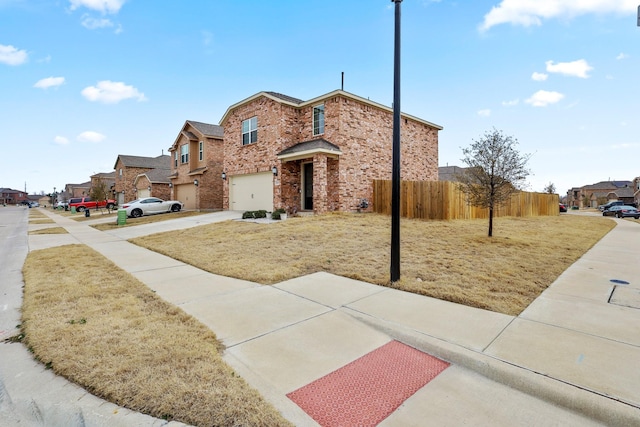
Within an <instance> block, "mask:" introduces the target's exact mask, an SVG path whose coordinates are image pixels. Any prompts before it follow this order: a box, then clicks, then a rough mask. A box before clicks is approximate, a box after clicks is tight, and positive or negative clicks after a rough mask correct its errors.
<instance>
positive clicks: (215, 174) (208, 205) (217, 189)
mask: <svg viewBox="0 0 640 427" xmlns="http://www.w3.org/2000/svg"><path fill="white" fill-rule="evenodd" d="M189 132H190V133H191V134H193V135H195V136H196V137H197V139H196V140H190V139H189V138H188V137H187V136H186V135H185V133H189ZM200 141H202V142H203V143H204V147H203V159H202V160H199V144H200ZM185 144H188V145H189V161H188V162H187V163H182V162H181V157H180V147H182V146H183V145H185ZM169 153H170V154H171V174H172V175H171V176H172V178H171V183H172V184H173V187H172V188H171V195H170V198H171V199H175V198H176V194H175V193H176V191H175V187H176V186H177V185H180V184H187V183H189V184H193V182H194V180H198V187H197V188H196V210H212V211H213V210H221V209H222V201H223V181H222V178H221V175H222V165H223V158H224V146H223V142H222V138H213V137H207V136H205V135H203V134H202V133H201V132H200V131H198V129H196V128H195V127H194V126H192V125H191V124H189V123H188V122H187V123H185V125H184V127H183V128H182V131H181V132H180V135H179V136H178V138H177V139H176V141H175V142H174V144H173V145H172V146H171V148H170V149H169ZM175 153H178V162H177V166H176V162H175ZM182 202H184V201H182Z"/></svg>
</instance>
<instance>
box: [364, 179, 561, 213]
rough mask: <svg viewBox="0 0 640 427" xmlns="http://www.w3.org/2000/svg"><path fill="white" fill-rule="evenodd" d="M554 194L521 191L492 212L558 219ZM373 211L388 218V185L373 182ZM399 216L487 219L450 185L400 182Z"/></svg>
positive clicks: (443, 182) (389, 202)
mask: <svg viewBox="0 0 640 427" xmlns="http://www.w3.org/2000/svg"><path fill="white" fill-rule="evenodd" d="M558 202H559V197H558V195H557V194H547V193H528V192H525V191H520V192H518V193H516V194H514V195H513V196H512V197H511V200H510V201H509V202H507V203H505V204H504V205H502V206H498V207H497V208H496V209H495V210H494V211H493V215H494V217H501V216H519V217H527V216H553V215H559V208H558ZM373 211H374V212H377V213H381V214H386V215H391V181H387V180H374V181H373ZM400 216H402V217H404V218H420V219H477V218H489V209H487V208H478V207H475V206H470V205H469V204H468V203H467V200H466V197H465V194H464V193H463V192H462V191H460V190H458V188H457V186H456V184H455V183H454V182H451V181H402V183H401V186H400Z"/></svg>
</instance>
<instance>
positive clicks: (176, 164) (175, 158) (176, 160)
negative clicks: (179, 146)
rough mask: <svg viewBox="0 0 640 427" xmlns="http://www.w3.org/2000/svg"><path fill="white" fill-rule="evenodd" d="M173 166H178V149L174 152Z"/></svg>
mask: <svg viewBox="0 0 640 427" xmlns="http://www.w3.org/2000/svg"><path fill="white" fill-rule="evenodd" d="M173 167H175V168H177V167H178V150H176V151H174V152H173Z"/></svg>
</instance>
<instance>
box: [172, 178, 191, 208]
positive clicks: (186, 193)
mask: <svg viewBox="0 0 640 427" xmlns="http://www.w3.org/2000/svg"><path fill="white" fill-rule="evenodd" d="M174 196H175V199H176V200H178V201H180V202H182V203H184V209H196V186H195V185H193V184H191V183H189V184H180V185H176V186H175V187H174Z"/></svg>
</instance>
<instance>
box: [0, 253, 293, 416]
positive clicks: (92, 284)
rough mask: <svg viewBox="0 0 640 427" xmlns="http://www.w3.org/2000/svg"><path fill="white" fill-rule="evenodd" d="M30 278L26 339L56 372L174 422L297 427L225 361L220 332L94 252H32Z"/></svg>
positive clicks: (25, 270) (24, 310)
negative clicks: (293, 426)
mask: <svg viewBox="0 0 640 427" xmlns="http://www.w3.org/2000/svg"><path fill="white" fill-rule="evenodd" d="M61 259H64V262H61ZM52 271H55V272H56V274H55V280H51V274H50V273H51V272H52ZM23 274H24V281H25V287H24V302H23V307H22V319H23V323H22V328H21V329H22V332H23V334H24V338H23V340H24V343H25V344H26V345H27V346H28V348H29V349H30V350H31V351H32V352H33V354H34V356H35V357H36V358H37V359H38V360H40V361H41V362H42V363H43V364H44V365H45V366H46V367H47V368H50V369H53V371H54V372H55V373H56V374H58V375H62V376H64V377H66V378H68V379H69V380H71V381H73V382H75V383H77V384H79V385H81V386H82V387H84V388H85V389H87V390H88V391H89V392H91V393H92V394H94V395H96V396H99V397H102V398H104V399H106V400H109V401H111V402H114V403H117V404H119V405H121V406H124V407H127V408H130V409H132V410H134V411H138V412H142V413H146V414H150V415H153V416H155V417H158V418H164V419H167V420H178V421H181V422H184V423H188V424H192V425H196V426H212V425H215V426H249V425H255V426H289V425H291V424H290V423H289V422H288V421H286V420H285V419H283V418H282V416H281V415H280V414H279V413H278V412H277V411H276V410H275V409H274V408H273V407H272V406H271V405H270V404H268V403H267V402H266V401H265V400H264V399H263V398H262V397H261V396H260V395H259V393H258V392H257V391H255V390H253V389H252V388H250V387H249V386H248V385H247V383H246V382H245V381H244V380H243V379H242V378H240V377H238V376H237V375H236V374H235V373H234V371H233V370H232V369H231V368H230V367H229V366H228V365H226V364H225V363H224V361H223V360H222V357H221V351H222V345H221V343H220V342H219V341H218V340H217V339H216V336H215V334H214V333H213V332H211V331H210V330H209V329H208V328H207V327H206V326H204V325H202V324H201V323H199V322H198V321H197V320H195V319H193V318H192V317H191V316H189V315H187V314H185V313H184V312H183V311H182V310H181V309H179V308H177V307H175V306H173V305H170V304H168V303H166V302H164V301H163V300H162V299H160V298H159V297H157V296H156V295H155V294H154V293H153V292H152V291H151V290H150V289H149V288H147V287H146V286H145V285H143V284H142V283H140V282H139V281H138V280H136V279H135V278H134V277H133V276H131V275H129V274H128V273H126V272H124V271H122V270H120V269H119V268H118V267H116V266H115V265H114V264H113V263H111V262H110V261H109V260H107V259H106V258H104V257H103V256H102V255H100V254H98V253H97V252H95V251H93V250H92V249H89V248H87V247H86V246H83V245H69V246H63V247H58V248H51V249H45V250H39V251H33V252H30V253H29V255H28V257H27V260H26V262H25V265H24V268H23ZM0 424H1V423H0Z"/></svg>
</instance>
